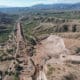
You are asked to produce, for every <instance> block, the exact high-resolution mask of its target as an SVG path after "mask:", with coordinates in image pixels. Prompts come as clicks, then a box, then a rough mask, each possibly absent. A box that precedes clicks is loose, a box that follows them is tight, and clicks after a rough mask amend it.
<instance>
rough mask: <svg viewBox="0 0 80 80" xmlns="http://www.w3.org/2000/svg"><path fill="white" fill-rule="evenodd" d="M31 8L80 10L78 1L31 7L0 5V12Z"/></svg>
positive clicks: (30, 9)
mask: <svg viewBox="0 0 80 80" xmlns="http://www.w3.org/2000/svg"><path fill="white" fill-rule="evenodd" d="M32 10H80V3H76V4H62V3H61V4H38V5H34V6H32V7H5V6H1V7H0V12H5V13H9V12H10V13H17V12H19V13H20V12H25V11H32Z"/></svg>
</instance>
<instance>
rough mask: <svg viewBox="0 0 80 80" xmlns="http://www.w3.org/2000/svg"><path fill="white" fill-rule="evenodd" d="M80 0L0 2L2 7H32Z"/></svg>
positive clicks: (9, 0)
mask: <svg viewBox="0 0 80 80" xmlns="http://www.w3.org/2000/svg"><path fill="white" fill-rule="evenodd" d="M78 2H80V0H0V5H2V6H32V5H34V4H42V3H43V4H53V3H78Z"/></svg>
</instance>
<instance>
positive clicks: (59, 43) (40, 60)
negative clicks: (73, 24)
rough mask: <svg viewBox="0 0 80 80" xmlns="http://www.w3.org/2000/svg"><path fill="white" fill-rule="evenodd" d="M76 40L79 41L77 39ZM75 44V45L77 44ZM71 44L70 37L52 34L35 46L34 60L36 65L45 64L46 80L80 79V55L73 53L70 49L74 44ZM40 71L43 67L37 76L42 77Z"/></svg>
mask: <svg viewBox="0 0 80 80" xmlns="http://www.w3.org/2000/svg"><path fill="white" fill-rule="evenodd" d="M70 41H71V40H70ZM74 41H75V42H77V41H76V40H73V42H74ZM71 42H72V41H71ZM73 42H72V43H71V45H72V44H73ZM67 43H68V44H67ZM75 44H77V43H75ZM75 44H73V45H74V46H75ZM69 45H70V42H69V40H68V39H65V38H61V37H59V36H56V35H50V36H49V37H48V38H46V39H44V40H42V41H41V42H40V43H39V44H37V46H35V48H36V53H35V54H34V56H33V57H32V60H33V61H34V64H35V65H39V67H40V66H43V70H42V71H43V72H44V74H45V76H46V78H45V80H46V79H47V80H79V79H80V74H79V73H80V69H79V67H80V56H79V55H76V53H75V54H72V52H71V50H70V49H69V47H72V46H71V45H70V46H69ZM40 71H41V69H39V75H38V76H37V77H40ZM41 76H42V75H41ZM42 77H43V76H42ZM37 80H41V79H37ZM42 80H44V79H42Z"/></svg>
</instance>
